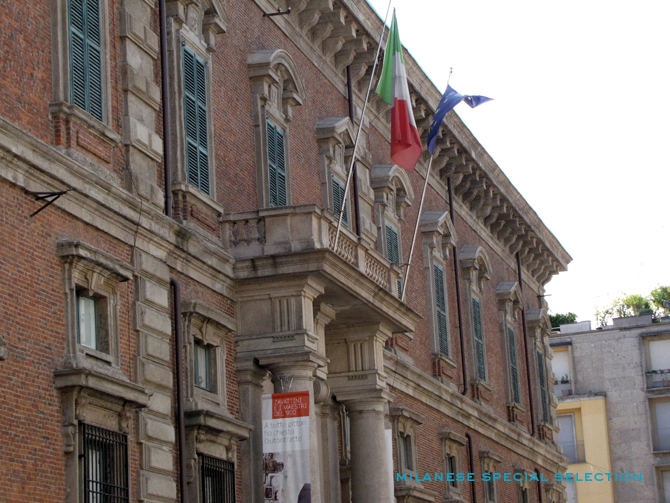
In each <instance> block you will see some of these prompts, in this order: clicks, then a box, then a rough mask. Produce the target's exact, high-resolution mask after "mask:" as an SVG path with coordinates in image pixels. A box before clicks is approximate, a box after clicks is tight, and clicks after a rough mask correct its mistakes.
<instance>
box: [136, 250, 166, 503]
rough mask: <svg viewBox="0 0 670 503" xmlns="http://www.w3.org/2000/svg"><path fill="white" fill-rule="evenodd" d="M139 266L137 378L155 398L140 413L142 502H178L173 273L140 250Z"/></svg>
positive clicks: (137, 282) (138, 254)
mask: <svg viewBox="0 0 670 503" xmlns="http://www.w3.org/2000/svg"><path fill="white" fill-rule="evenodd" d="M133 260H134V265H135V274H136V279H135V281H136V282H135V285H136V288H135V291H136V299H135V305H134V318H135V328H136V330H137V331H138V333H139V336H138V337H139V343H138V345H137V346H138V355H137V356H138V357H137V379H138V382H139V384H141V385H143V386H144V387H145V388H146V389H147V390H150V391H151V392H152V393H153V395H152V396H151V400H150V401H149V406H148V408H147V409H145V410H144V411H142V412H141V413H140V414H139V422H138V424H139V428H138V430H139V432H138V442H139V444H140V476H139V494H138V499H139V500H140V501H144V502H147V503H153V502H156V503H158V502H162V503H165V502H168V501H175V499H176V497H177V484H176V482H175V481H174V479H173V478H172V475H171V474H172V473H174V471H175V470H176V467H175V466H174V462H173V450H174V444H175V429H174V427H173V426H172V421H171V419H170V418H171V413H172V410H173V404H172V388H173V375H172V370H171V368H170V344H171V343H170V338H171V334H172V323H171V320H170V316H169V311H168V308H169V300H168V299H169V293H170V286H169V281H170V271H169V270H168V267H167V266H166V265H165V264H164V263H163V262H161V261H160V260H158V259H156V258H155V257H152V256H151V255H148V254H146V253H144V252H141V251H139V250H138V251H136V252H135V256H134V257H133Z"/></svg>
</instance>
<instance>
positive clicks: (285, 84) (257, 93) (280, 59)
mask: <svg viewBox="0 0 670 503" xmlns="http://www.w3.org/2000/svg"><path fill="white" fill-rule="evenodd" d="M247 70H248V74H249V78H250V80H251V96H252V100H251V102H252V103H251V106H252V114H251V115H252V124H253V130H254V141H255V146H256V179H257V183H256V187H257V197H258V207H259V208H269V207H271V206H291V205H292V204H293V203H292V191H291V156H290V148H289V145H290V134H289V124H290V123H291V121H292V120H293V107H295V106H300V105H302V103H303V100H304V96H305V88H304V86H303V83H302V80H301V78H300V74H299V72H298V69H297V67H296V65H295V63H294V62H293V60H292V59H291V56H290V55H289V54H288V53H287V52H286V51H284V50H283V49H276V50H266V51H255V52H252V53H251V54H249V56H248V57H247ZM277 171H280V172H281V173H280V175H278V174H277ZM278 177H279V178H278Z"/></svg>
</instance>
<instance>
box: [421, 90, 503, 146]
mask: <svg viewBox="0 0 670 503" xmlns="http://www.w3.org/2000/svg"><path fill="white" fill-rule="evenodd" d="M492 99H493V98H487V97H486V96H473V95H469V94H460V93H457V92H456V91H455V90H454V88H453V87H451V86H449V85H448V86H447V90H446V91H444V94H443V95H442V99H441V100H440V104H439V105H437V110H436V111H435V115H433V121H432V122H431V123H430V130H429V131H428V138H427V139H426V144H427V145H428V152H430V155H433V154H434V153H435V143H436V142H437V133H438V132H439V131H440V126H441V125H442V121H443V120H444V116H445V115H447V112H448V111H449V110H451V109H452V108H454V107H455V106H456V105H458V104H459V103H460V102H461V101H465V102H466V103H467V104H468V105H470V108H475V107H476V106H478V105H481V104H482V103H486V102H487V101H491V100H492Z"/></svg>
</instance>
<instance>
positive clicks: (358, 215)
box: [347, 65, 363, 237]
mask: <svg viewBox="0 0 670 503" xmlns="http://www.w3.org/2000/svg"><path fill="white" fill-rule="evenodd" d="M347 95H348V98H349V119H351V124H353V123H354V115H355V112H354V90H353V86H352V82H351V65H348V66H347ZM361 120H363V118H362V117H361ZM351 169H353V170H354V172H353V173H352V176H353V179H354V213H356V235H357V236H358V237H361V212H360V211H358V208H359V206H358V176H357V174H358V173H357V172H356V171H357V169H356V163H355V162H354V165H353V167H352V168H351Z"/></svg>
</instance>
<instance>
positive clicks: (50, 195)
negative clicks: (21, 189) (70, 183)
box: [26, 188, 75, 217]
mask: <svg viewBox="0 0 670 503" xmlns="http://www.w3.org/2000/svg"><path fill="white" fill-rule="evenodd" d="M71 190H75V189H74V188H69V189H67V190H61V191H60V192H30V191H26V194H28V195H29V196H35V201H46V204H45V205H44V206H42V207H41V208H40V209H39V210H37V211H34V212H33V213H31V214H30V216H31V217H34V216H35V215H37V214H38V213H39V212H40V211H42V210H43V209H44V208H46V207H47V206H49V205H50V204H51V203H53V202H54V201H56V199H58V198H59V197H60V196H62V195H64V194H67V193H68V192H70V191H71Z"/></svg>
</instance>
